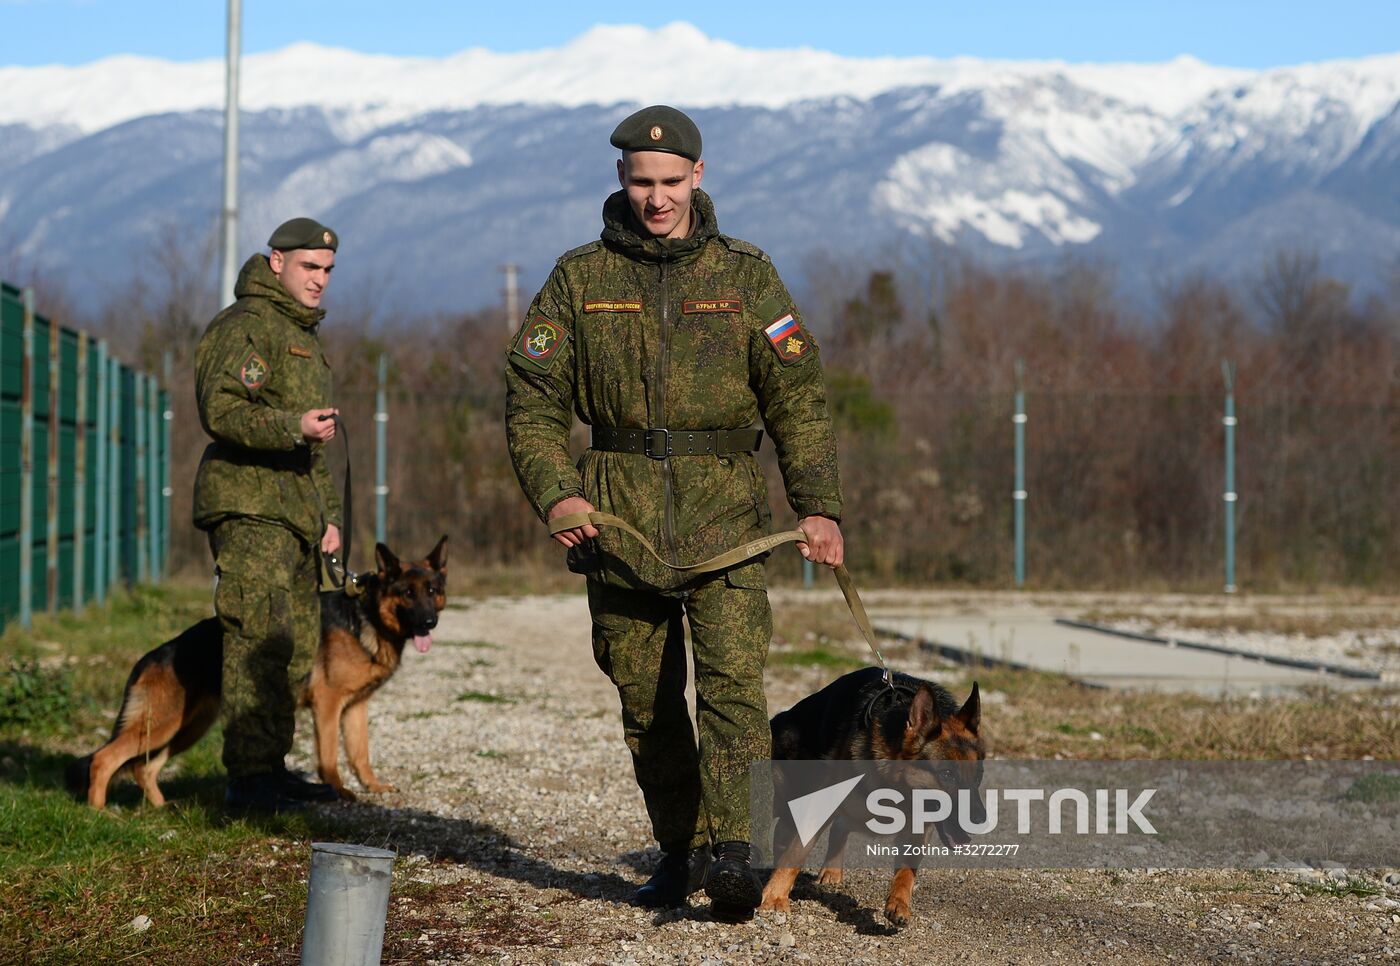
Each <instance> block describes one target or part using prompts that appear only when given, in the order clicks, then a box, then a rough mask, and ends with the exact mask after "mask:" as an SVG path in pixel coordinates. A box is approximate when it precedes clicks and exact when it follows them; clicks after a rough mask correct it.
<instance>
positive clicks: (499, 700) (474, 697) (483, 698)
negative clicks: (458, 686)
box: [455, 691, 515, 704]
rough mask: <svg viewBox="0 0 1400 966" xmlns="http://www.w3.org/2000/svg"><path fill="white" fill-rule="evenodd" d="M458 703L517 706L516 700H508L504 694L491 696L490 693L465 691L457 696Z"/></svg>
mask: <svg viewBox="0 0 1400 966" xmlns="http://www.w3.org/2000/svg"><path fill="white" fill-rule="evenodd" d="M455 700H457V701H480V702H482V703H483V704H515V699H514V698H508V697H506V696H505V695H502V694H491V693H490V692H488V691H463V692H462V693H461V694H459V695H457V697H456V699H455Z"/></svg>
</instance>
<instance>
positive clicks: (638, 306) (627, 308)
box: [583, 299, 642, 312]
mask: <svg viewBox="0 0 1400 966" xmlns="http://www.w3.org/2000/svg"><path fill="white" fill-rule="evenodd" d="M583 310H584V311H585V312H640V311H641V310H642V303H641V302H639V301H637V300H635V299H623V300H621V301H618V300H613V299H595V300H593V301H590V302H584V303H583Z"/></svg>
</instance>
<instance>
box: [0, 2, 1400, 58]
mask: <svg viewBox="0 0 1400 966" xmlns="http://www.w3.org/2000/svg"><path fill="white" fill-rule="evenodd" d="M225 9H226V5H225V0H0V65H34V64H55V63H56V64H81V63H86V62H88V61H92V60H96V59H98V58H100V57H105V56H109V55H112V54H124V53H129V54H142V55H147V56H154V57H163V58H168V59H172V60H196V59H202V58H208V57H217V56H221V55H222V53H223V43H224V39H223V31H224V16H225ZM386 11H392V13H387V12H386ZM851 11H859V15H853V14H852V13H851ZM243 20H244V33H243V44H244V51H245V53H254V52H257V51H263V50H273V49H276V48H279V47H285V46H286V45H288V44H291V43H294V42H297V41H303V40H310V41H315V42H317V43H321V44H326V45H328V46H337V47H348V48H350V49H353V50H360V51H365V52H370V53H384V54H397V55H424V56H441V55H444V54H449V53H453V52H455V51H458V50H461V49H463V48H466V47H474V46H481V47H489V48H491V49H493V50H500V51H517V50H533V49H537V48H541V47H554V46H559V45H560V44H563V43H565V42H566V41H568V40H569V39H570V38H572V37H575V36H577V35H578V34H580V33H582V32H583V31H585V30H587V29H588V28H589V27H590V26H592V25H594V24H596V23H639V24H644V25H646V26H660V25H662V24H664V23H668V22H670V21H672V20H688V21H690V22H691V23H693V24H695V25H696V26H697V27H699V28H700V29H701V30H703V31H705V32H706V33H707V34H710V35H711V36H714V37H720V38H723V39H725V40H729V41H732V42H734V43H737V44H740V45H741V46H745V47H760V48H778V47H797V46H808V47H816V48H819V49H823V50H832V51H836V52H837V53H841V54H847V55H853V56H881V55H889V56H907V55H916V54H925V55H930V56H936V57H951V56H956V55H960V54H966V55H970V56H974V57H991V58H1007V59H1050V58H1054V59H1060V60H1067V61H1159V60H1168V59H1170V58H1172V57H1175V56H1177V55H1178V54H1192V55H1194V56H1196V57H1199V58H1200V59H1201V60H1204V61H1207V62H1209V63H1213V64H1220V65H1225V66H1231V67H1271V66H1278V65H1285V64H1298V63H1304V62H1307V61H1315V60H1332V59H1336V58H1342V57H1359V56H1365V55H1369V54H1380V53H1393V52H1395V51H1397V50H1400V2H1397V0H1364V2H1363V0H1331V2H1322V0H1312V2H1302V0H1268V2H1265V0H1213V2H1208V0H1177V2H1171V3H1169V2H1163V0H1154V2H1138V0H1112V2H1110V0H1060V2H1058V3H1056V2H1048V0H981V2H978V0H924V2H894V0H891V2H882V0H855V2H853V0H837V2H832V3H827V4H822V3H811V2H809V3H788V2H773V3H767V2H763V0H710V2H706V3H696V4H689V5H665V6H660V5H639V4H611V5H601V4H599V5H584V4H579V3H577V2H576V0H575V2H562V0H529V2H526V3H499V2H496V3H485V2H474V0H387V2H386V0H314V2H313V0H243Z"/></svg>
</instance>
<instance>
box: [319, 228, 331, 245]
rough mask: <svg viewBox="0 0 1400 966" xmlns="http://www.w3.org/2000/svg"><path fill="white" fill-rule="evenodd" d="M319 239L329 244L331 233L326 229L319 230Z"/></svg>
mask: <svg viewBox="0 0 1400 966" xmlns="http://www.w3.org/2000/svg"><path fill="white" fill-rule="evenodd" d="M321 241H323V242H325V243H326V244H327V245H329V244H330V243H331V233H330V232H328V231H323V232H321Z"/></svg>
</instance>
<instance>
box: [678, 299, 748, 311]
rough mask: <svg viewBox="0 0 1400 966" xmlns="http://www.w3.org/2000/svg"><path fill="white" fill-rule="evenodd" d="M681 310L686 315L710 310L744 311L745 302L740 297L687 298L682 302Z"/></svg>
mask: <svg viewBox="0 0 1400 966" xmlns="http://www.w3.org/2000/svg"><path fill="white" fill-rule="evenodd" d="M681 311H682V312H683V313H685V314H686V315H696V314H707V313H710V312H742V311H744V303H743V302H742V301H740V300H739V299H686V300H685V301H684V302H682V303H681Z"/></svg>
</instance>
